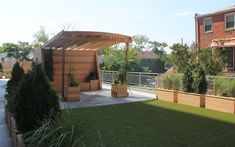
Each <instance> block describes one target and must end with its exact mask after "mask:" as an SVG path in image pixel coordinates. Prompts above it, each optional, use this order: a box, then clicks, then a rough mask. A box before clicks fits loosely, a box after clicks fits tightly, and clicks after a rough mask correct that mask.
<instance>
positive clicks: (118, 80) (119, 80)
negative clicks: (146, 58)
mask: <svg viewBox="0 0 235 147" xmlns="http://www.w3.org/2000/svg"><path fill="white" fill-rule="evenodd" d="M126 76H127V71H126V69H125V68H123V67H122V68H120V69H119V70H118V72H117V73H116V75H115V80H114V83H115V84H125V83H127V79H126Z"/></svg>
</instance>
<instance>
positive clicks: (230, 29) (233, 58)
mask: <svg viewBox="0 0 235 147" xmlns="http://www.w3.org/2000/svg"><path fill="white" fill-rule="evenodd" d="M195 31H196V32H195V33H196V43H197V44H198V46H199V49H203V48H208V47H225V48H226V49H227V53H228V54H227V57H228V58H227V68H228V69H229V70H233V71H234V70H235V5H234V6H231V7H227V8H225V9H222V10H218V11H215V12H211V13H207V14H202V15H200V14H195Z"/></svg>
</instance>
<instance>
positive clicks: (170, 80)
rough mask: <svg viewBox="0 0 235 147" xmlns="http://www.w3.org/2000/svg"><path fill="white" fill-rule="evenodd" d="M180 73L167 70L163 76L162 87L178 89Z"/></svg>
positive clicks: (180, 79)
mask: <svg viewBox="0 0 235 147" xmlns="http://www.w3.org/2000/svg"><path fill="white" fill-rule="evenodd" d="M181 81H182V75H181V74H178V73H172V72H169V73H167V74H165V75H164V77H163V87H164V89H169V90H179V89H180V88H181Z"/></svg>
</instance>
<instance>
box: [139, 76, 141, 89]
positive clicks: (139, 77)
mask: <svg viewBox="0 0 235 147" xmlns="http://www.w3.org/2000/svg"><path fill="white" fill-rule="evenodd" d="M139 86H141V73H139Z"/></svg>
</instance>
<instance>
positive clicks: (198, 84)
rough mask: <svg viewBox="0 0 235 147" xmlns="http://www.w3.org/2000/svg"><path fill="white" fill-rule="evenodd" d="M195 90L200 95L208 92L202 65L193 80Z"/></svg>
mask: <svg viewBox="0 0 235 147" xmlns="http://www.w3.org/2000/svg"><path fill="white" fill-rule="evenodd" d="M193 88H194V90H195V92H197V93H199V94H205V93H206V91H207V81H206V73H205V71H204V69H203V67H202V66H201V65H199V66H198V67H197V69H196V75H195V77H194V80H193Z"/></svg>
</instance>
